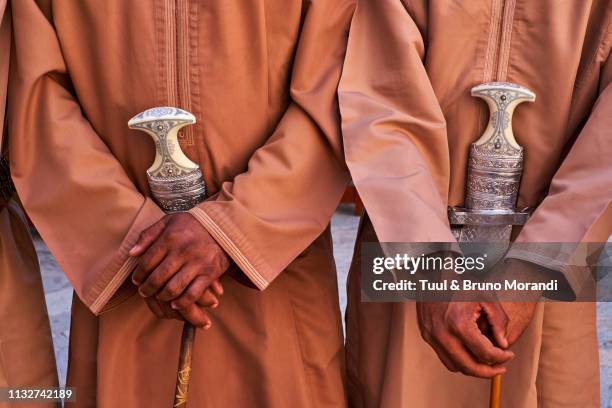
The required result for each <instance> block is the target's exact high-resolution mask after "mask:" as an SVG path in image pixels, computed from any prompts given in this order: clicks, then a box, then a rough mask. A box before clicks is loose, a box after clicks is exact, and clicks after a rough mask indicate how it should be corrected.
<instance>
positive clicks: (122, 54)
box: [9, 0, 354, 408]
mask: <svg viewBox="0 0 612 408" xmlns="http://www.w3.org/2000/svg"><path fill="white" fill-rule="evenodd" d="M353 9H354V5H353V2H352V1H349V0H340V1H327V0H308V1H296V0H289V1H288V0H266V1H261V0H247V1H239V2H234V1H206V2H204V1H193V0H146V1H145V0H138V1H136V0H135V1H124V0H108V1H98V0H86V1H78V2H74V1H72V0H54V1H50V0H47V1H45V0H43V1H34V0H19V1H15V2H14V4H13V21H14V31H15V50H16V52H15V55H14V58H13V62H14V63H15V64H14V71H13V74H14V75H13V77H12V78H13V79H14V80H13V81H11V87H10V98H9V101H10V111H9V115H10V129H11V144H10V146H11V151H10V153H11V157H12V171H13V178H14V181H15V184H16V187H17V190H18V192H19V193H20V195H21V196H22V200H23V203H24V206H25V208H26V209H27V211H28V214H29V215H30V217H31V219H32V220H33V222H34V224H35V225H36V227H37V228H38V230H39V231H40V233H41V235H42V237H43V238H44V239H45V242H47V244H48V246H49V248H50V249H51V251H52V252H53V253H54V255H55V256H56V258H57V260H58V262H59V263H60V265H61V267H62V268H63V270H64V271H65V273H66V275H67V276H68V277H69V279H70V281H71V282H72V284H73V286H74V288H75V292H76V295H77V297H76V300H75V303H74V306H73V318H72V336H71V350H70V361H69V381H68V382H69V385H73V386H76V387H77V400H78V401H77V403H76V404H74V405H73V406H78V407H84V406H97V407H100V408H102V407H113V408H114V407H119V406H123V407H167V406H170V404H171V403H172V398H173V390H174V383H175V375H176V367H177V358H178V351H179V338H180V332H181V324H182V323H181V322H179V321H177V320H161V319H158V318H157V317H156V316H155V315H154V314H153V313H152V312H151V311H150V310H149V308H148V307H147V303H145V301H143V299H142V297H141V296H139V295H138V294H136V287H135V286H134V284H133V283H132V278H130V275H131V273H132V271H133V270H134V267H135V266H136V265H138V264H139V261H138V258H137V257H131V256H129V254H128V252H130V250H131V249H132V248H133V246H134V244H135V243H136V241H137V240H138V238H139V236H140V234H141V232H143V231H144V230H145V229H146V228H147V227H149V226H152V225H154V224H155V223H156V222H157V221H158V220H160V219H162V217H163V216H164V215H163V214H162V211H161V210H160V208H159V207H158V206H157V205H156V204H155V203H154V202H153V201H152V200H151V199H150V192H149V189H148V186H147V179H146V174H145V170H146V169H147V168H148V167H149V165H150V164H151V163H152V159H153V156H154V147H153V144H152V143H151V141H150V139H149V137H148V136H147V135H146V134H144V133H142V132H138V131H130V130H128V129H127V126H126V124H127V121H128V119H130V118H131V117H132V116H133V115H135V114H137V113H139V112H141V111H143V110H145V109H147V108H150V107H153V106H177V107H180V108H183V109H185V110H187V111H190V112H192V113H193V114H194V115H195V116H196V118H197V120H198V123H197V124H196V125H195V126H189V127H187V128H185V129H184V131H183V132H182V135H181V136H180V143H181V146H182V148H183V150H184V151H185V152H186V154H187V155H188V156H189V158H190V159H191V160H193V161H194V162H197V163H199V165H200V166H201V167H202V169H203V173H204V177H205V179H206V184H207V186H208V189H209V194H210V198H209V199H208V200H206V201H205V202H203V203H202V204H201V205H199V206H198V207H197V208H195V209H194V210H192V211H191V212H190V215H185V214H183V215H181V216H180V217H181V222H182V225H183V226H187V229H184V230H183V231H184V232H185V234H178V235H179V238H180V239H184V237H185V236H197V237H201V240H197V241H194V242H193V244H194V245H196V244H197V245H199V244H200V243H201V242H205V243H206V245H207V246H208V247H209V248H210V250H211V251H214V253H215V254H218V256H219V257H220V258H223V257H224V256H225V255H223V253H220V252H219V249H218V247H217V245H220V246H221V247H222V249H223V251H224V253H225V254H227V256H229V257H230V258H231V261H232V263H231V266H230V272H232V273H233V274H234V275H236V274H237V273H239V274H242V278H243V279H242V280H247V281H249V282H250V284H249V285H245V284H243V283H241V281H239V280H237V279H234V278H233V277H230V276H229V273H225V274H223V276H221V278H220V280H221V282H222V285H223V287H224V292H225V293H224V295H223V298H222V299H221V302H220V305H219V307H218V308H216V309H214V310H213V311H211V312H210V318H211V320H212V328H211V329H210V330H207V331H201V332H200V333H198V335H197V337H196V343H195V348H194V362H193V367H192V368H193V370H192V378H191V387H190V392H189V403H188V404H189V406H194V407H203V406H206V407H221V406H233V407H246V406H257V407H272V408H273V407H283V408H284V407H288V406H297V407H324V406H329V407H338V406H343V405H344V404H345V395H344V381H343V378H344V374H343V370H344V351H343V339H342V325H341V321H340V313H339V305H338V297H337V283H336V275H335V268H334V261H333V256H332V245H331V239H330V232H329V228H328V223H329V219H330V217H331V215H332V213H333V211H334V209H335V207H336V205H337V203H338V201H339V199H340V196H341V195H342V192H343V190H344V188H345V186H346V183H347V180H348V172H347V171H346V169H345V167H344V165H343V160H342V149H341V136H340V121H339V113H338V107H337V98H336V89H337V84H338V81H339V78H340V72H341V67H342V62H343V59H344V53H345V47H346V36H347V32H348V25H349V22H350V18H351V15H352V12H353ZM192 216H193V217H192ZM185 217H189V218H185ZM166 219H177V217H169V218H166ZM133 253H134V252H132V254H133ZM238 271H239V272H238ZM149 272H150V271H149ZM220 272H223V270H221V271H220ZM135 280H136V281H137V282H139V283H140V282H142V280H139V279H135ZM141 293H142V291H141ZM145 295H146V294H145ZM149 297H151V296H149ZM166 306H167V304H166Z"/></svg>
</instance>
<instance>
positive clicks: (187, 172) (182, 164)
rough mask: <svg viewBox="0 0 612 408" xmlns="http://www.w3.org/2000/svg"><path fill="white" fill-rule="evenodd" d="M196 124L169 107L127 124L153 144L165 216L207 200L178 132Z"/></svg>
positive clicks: (180, 389) (183, 363) (183, 394)
mask: <svg viewBox="0 0 612 408" xmlns="http://www.w3.org/2000/svg"><path fill="white" fill-rule="evenodd" d="M195 122H196V119H195V116H193V115H192V114H191V113H189V112H187V111H185V110H182V109H179V108H172V107H158V108H152V109H148V110H146V111H144V112H142V113H140V114H138V115H136V116H134V117H133V118H132V119H130V121H129V122H128V127H129V128H130V129H138V130H142V131H144V132H146V133H148V134H149V135H150V136H151V137H152V138H153V141H154V142H155V160H154V161H153V164H152V165H151V167H149V169H148V170H147V179H148V180H149V187H150V189H151V195H152V196H153V199H154V200H155V201H156V202H157V204H158V205H159V206H160V207H161V209H162V210H164V211H165V212H166V213H175V212H182V211H187V210H189V209H191V208H193V207H195V206H196V205H198V204H199V203H200V202H202V201H203V200H204V199H205V198H206V184H205V183H204V178H203V176H202V171H201V170H200V167H199V166H198V165H197V164H195V163H194V162H192V161H191V160H189V158H187V156H185V154H184V153H183V151H182V150H181V146H180V145H179V142H178V131H179V130H180V129H181V128H182V127H184V126H186V125H191V124H194V123H195ZM194 339H195V327H194V326H193V325H192V324H190V323H188V322H185V323H184V325H183V332H182V336H181V350H180V354H179V365H178V373H177V379H176V390H175V395H174V404H173V406H174V407H179V406H183V405H184V404H186V402H187V392H188V390H189V380H190V375H191V357H192V351H193V342H194Z"/></svg>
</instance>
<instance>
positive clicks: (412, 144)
mask: <svg viewBox="0 0 612 408" xmlns="http://www.w3.org/2000/svg"><path fill="white" fill-rule="evenodd" d="M423 56H424V43H423V39H422V37H421V34H420V32H419V30H418V28H417V26H416V24H415V22H414V21H413V19H412V18H411V16H410V14H409V12H408V11H407V10H406V7H405V5H404V4H403V3H402V2H401V1H400V0H361V1H358V5H357V10H356V13H355V15H354V18H353V21H352V24H351V30H350V35H349V42H348V50H347V56H346V60H345V66H344V71H343V74H342V79H341V81H340V87H339V99H340V110H341V114H342V131H343V137H344V148H345V156H346V162H347V165H348V167H349V169H350V172H351V176H352V178H353V182H354V184H355V186H356V188H357V190H358V192H359V195H360V197H361V199H362V200H363V203H364V206H365V208H366V210H367V213H368V216H369V217H370V219H371V221H372V225H373V227H374V229H375V231H376V235H377V237H378V239H379V241H380V242H431V243H434V242H439V243H442V242H444V243H446V242H450V243H453V242H456V241H455V239H454V237H453V235H452V233H451V230H450V226H449V224H448V218H447V201H448V185H449V174H450V170H449V166H450V164H449V163H450V160H449V153H448V141H447V134H446V123H445V120H444V116H443V114H442V110H441V108H440V106H439V103H438V100H437V98H436V96H435V94H434V91H433V88H432V85H431V83H430V81H429V78H428V76H427V72H426V71H425V67H424V65H423V62H422V60H423Z"/></svg>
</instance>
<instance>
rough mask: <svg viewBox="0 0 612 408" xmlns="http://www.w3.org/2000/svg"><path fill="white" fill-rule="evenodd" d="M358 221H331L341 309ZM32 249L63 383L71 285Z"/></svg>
mask: <svg viewBox="0 0 612 408" xmlns="http://www.w3.org/2000/svg"><path fill="white" fill-rule="evenodd" d="M358 222H359V218H358V217H356V216H354V215H353V214H352V207H349V206H342V207H340V209H339V210H338V211H337V212H336V214H335V216H334V218H333V220H332V233H333V237H334V254H335V257H336V265H337V269H338V287H339V288H340V303H341V307H342V310H343V311H344V306H345V305H346V294H345V290H344V288H345V287H346V277H347V273H348V269H349V266H350V262H351V257H352V254H353V246H354V243H355V234H356V230H357V225H358ZM36 249H37V251H38V256H39V260H40V263H41V266H42V274H43V282H44V286H45V292H46V300H47V308H48V311H49V317H50V320H51V327H52V330H53V341H54V343H55V354H56V358H57V363H58V371H59V375H60V382H61V383H63V382H64V379H65V377H66V364H67V356H68V333H69V330H70V302H71V299H72V288H71V287H70V284H69V283H68V282H67V281H66V279H65V277H64V275H63V274H62V272H61V271H60V269H59V267H58V266H57V264H56V263H55V260H54V259H53V256H52V255H51V254H50V253H49V251H48V250H47V248H46V246H45V245H44V243H43V242H42V241H41V240H40V239H36ZM597 311H598V330H599V344H600V359H601V401H602V404H601V406H602V407H605V408H612V304H611V303H600V304H599V305H598V307H597Z"/></svg>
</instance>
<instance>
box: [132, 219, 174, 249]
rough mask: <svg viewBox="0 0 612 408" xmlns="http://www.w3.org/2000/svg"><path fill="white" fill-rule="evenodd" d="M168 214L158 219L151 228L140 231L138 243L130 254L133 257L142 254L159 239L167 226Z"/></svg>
mask: <svg viewBox="0 0 612 408" xmlns="http://www.w3.org/2000/svg"><path fill="white" fill-rule="evenodd" d="M166 219H167V216H166V217H164V218H162V219H161V220H159V221H157V222H156V223H155V224H153V225H151V226H150V227H149V228H147V229H145V230H144V231H142V232H141V233H140V236H139V237H138V241H136V244H134V246H133V247H132V249H130V251H129V252H128V255H129V256H131V257H135V256H140V255H142V254H143V253H144V252H145V251H146V250H147V249H148V248H149V246H151V244H152V243H153V242H155V241H156V240H157V238H158V237H159V236H160V235H161V233H162V232H163V231H164V229H165V228H166V223H167V220H166Z"/></svg>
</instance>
